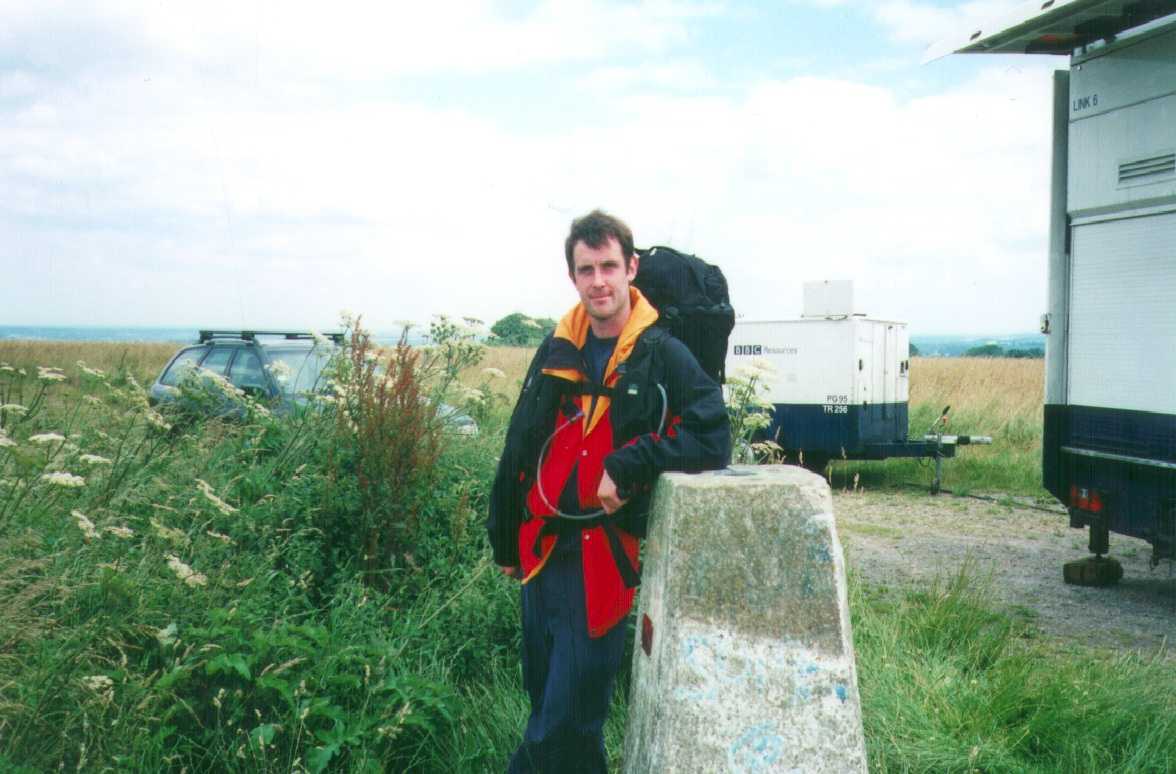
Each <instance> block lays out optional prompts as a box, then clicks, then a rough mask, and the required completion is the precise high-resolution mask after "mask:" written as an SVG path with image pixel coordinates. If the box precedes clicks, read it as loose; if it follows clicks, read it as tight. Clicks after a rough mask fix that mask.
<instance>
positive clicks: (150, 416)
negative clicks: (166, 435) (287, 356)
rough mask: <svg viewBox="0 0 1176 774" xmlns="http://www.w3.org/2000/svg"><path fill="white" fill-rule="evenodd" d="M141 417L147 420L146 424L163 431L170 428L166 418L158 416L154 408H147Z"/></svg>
mask: <svg viewBox="0 0 1176 774" xmlns="http://www.w3.org/2000/svg"><path fill="white" fill-rule="evenodd" d="M143 418H144V419H146V420H147V424H149V425H151V426H152V427H154V428H155V429H157V430H163V431H164V432H167V431H168V430H171V425H169V424H168V423H167V420H166V419H164V418H163V417H162V416H160V414H159V412H158V411H156V410H155V409H147V411H145V412H144V413H143Z"/></svg>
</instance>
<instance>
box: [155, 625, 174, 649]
mask: <svg viewBox="0 0 1176 774" xmlns="http://www.w3.org/2000/svg"><path fill="white" fill-rule="evenodd" d="M177 631H178V627H177V626H176V624H175V621H172V622H171V623H169V624H168V625H167V626H165V627H163V628H162V629H156V630H155V639H156V640H158V641H159V647H161V648H166V647H167V646H168V645H174V644H175V642H176V632H177Z"/></svg>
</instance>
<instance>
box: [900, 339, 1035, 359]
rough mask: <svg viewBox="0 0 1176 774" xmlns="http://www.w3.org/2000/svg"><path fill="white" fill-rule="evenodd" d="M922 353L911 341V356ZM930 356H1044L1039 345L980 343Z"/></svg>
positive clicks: (1030, 357) (918, 355)
mask: <svg viewBox="0 0 1176 774" xmlns="http://www.w3.org/2000/svg"><path fill="white" fill-rule="evenodd" d="M922 355H923V353H922V352H920V351H919V348H918V347H917V346H915V345H914V344H913V343H912V344H911V357H920V356H922ZM928 356H930V357H1011V358H1029V359H1032V358H1043V357H1045V350H1044V349H1042V348H1041V347H1009V348H1008V349H1006V348H1004V347H1002V346H1001V345H999V344H980V345H978V346H975V347H968V348H967V349H965V350H963V351H962V352H954V353H950V354H944V353H940V352H936V353H934V354H929V355H928Z"/></svg>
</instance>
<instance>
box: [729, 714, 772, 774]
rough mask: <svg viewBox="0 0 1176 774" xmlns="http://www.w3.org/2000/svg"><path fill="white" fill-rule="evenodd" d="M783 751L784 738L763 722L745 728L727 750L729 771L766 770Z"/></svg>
mask: <svg viewBox="0 0 1176 774" xmlns="http://www.w3.org/2000/svg"><path fill="white" fill-rule="evenodd" d="M783 752H784V738H783V737H782V736H780V735H779V734H776V733H773V731H772V727H771V726H770V725H768V724H767V723H763V724H761V725H758V726H752V727H751V728H749V729H747V730H746V731H744V732H743V735H742V736H740V737H739V738H738V739H736V740H735V742H734V744H732V745H731V747H730V748H729V749H728V750H727V763H728V765H729V766H730V767H731V771H737V772H758V771H768V770H769V769H770V768H771V767H772V766H773V764H775V763H776V762H777V761H778V760H779V759H780V755H781V754H782V753H783Z"/></svg>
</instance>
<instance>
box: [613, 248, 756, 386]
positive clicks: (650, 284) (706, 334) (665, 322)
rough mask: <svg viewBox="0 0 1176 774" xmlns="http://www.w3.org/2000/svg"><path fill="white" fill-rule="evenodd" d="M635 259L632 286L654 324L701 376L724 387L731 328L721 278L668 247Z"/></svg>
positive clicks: (718, 272)
mask: <svg viewBox="0 0 1176 774" xmlns="http://www.w3.org/2000/svg"><path fill="white" fill-rule="evenodd" d="M637 257H638V263H637V277H636V278H635V279H634V280H633V284H634V285H636V286H637V288H638V289H639V290H640V291H641V292H642V293H643V294H644V295H645V297H646V298H647V299H649V303H651V304H653V306H654V308H656V309H657V311H658V320H657V324H658V325H659V326H661V327H663V328H665V329H666V330H668V331H669V332H670V333H671V334H672V335H673V336H674V338H676V339H678V340H679V341H681V342H682V343H683V344H685V345H686V347H687V348H688V349H689V350H690V352H691V353H692V354H693V355H694V359H695V360H697V361H698V364H699V365H700V366H702V370H704V371H706V373H707V374H708V375H709V376H710V377H711V378H712V379H714V380H715V381H716V382H718V383H719V384H722V383H723V382H724V381H725V380H726V367H725V363H726V359H727V339H728V337H729V336H730V335H731V329H732V328H734V327H735V310H734V309H733V308H732V307H731V297H730V296H729V295H728V293H727V279H726V278H725V277H724V276H723V272H722V271H721V270H720V269H719V267H718V266H712V265H710V264H709V263H707V262H706V261H704V260H702V259H701V258H699V257H697V256H694V255H687V254H686V253H680V252H678V251H677V250H675V249H674V248H672V247H662V246H658V247H650V248H649V249H647V250H638V251H637Z"/></svg>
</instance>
